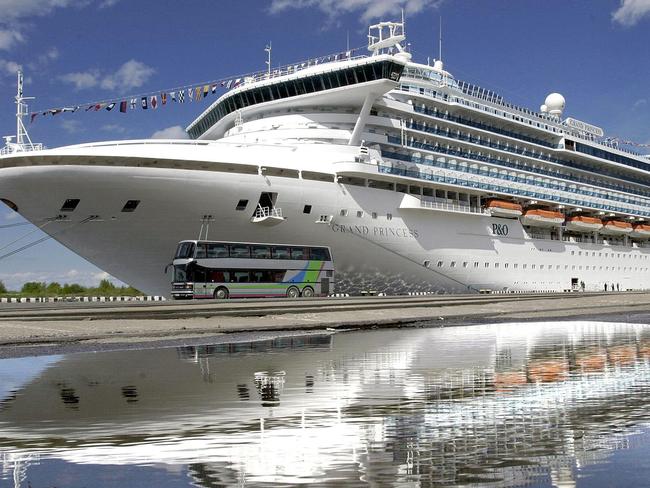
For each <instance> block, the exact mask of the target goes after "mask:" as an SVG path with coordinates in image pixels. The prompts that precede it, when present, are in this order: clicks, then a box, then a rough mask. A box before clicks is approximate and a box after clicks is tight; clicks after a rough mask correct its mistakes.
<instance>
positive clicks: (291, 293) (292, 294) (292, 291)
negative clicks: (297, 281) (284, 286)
mask: <svg viewBox="0 0 650 488" xmlns="http://www.w3.org/2000/svg"><path fill="white" fill-rule="evenodd" d="M299 296H300V290H299V289H298V288H296V287H295V286H290V287H289V289H288V290H287V298H298V297H299Z"/></svg>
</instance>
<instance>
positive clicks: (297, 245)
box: [178, 239, 330, 249]
mask: <svg viewBox="0 0 650 488" xmlns="http://www.w3.org/2000/svg"><path fill="white" fill-rule="evenodd" d="M183 242H193V243H194V244H248V245H254V246H291V247H324V248H327V249H329V248H330V247H329V246H323V245H321V244H287V243H283V242H245V241H206V240H204V239H185V240H182V241H180V242H179V243H178V244H182V243H183Z"/></svg>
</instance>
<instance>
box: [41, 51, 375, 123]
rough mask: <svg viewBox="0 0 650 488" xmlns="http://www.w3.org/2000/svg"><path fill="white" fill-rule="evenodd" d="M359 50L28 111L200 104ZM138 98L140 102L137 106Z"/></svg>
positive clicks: (46, 112)
mask: <svg viewBox="0 0 650 488" xmlns="http://www.w3.org/2000/svg"><path fill="white" fill-rule="evenodd" d="M361 50H365V47H363V48H362V47H357V48H354V49H350V50H348V51H342V52H339V53H336V54H330V55H327V56H321V57H319V58H312V59H309V60H307V61H303V62H301V63H293V64H289V65H285V66H282V67H279V68H276V69H273V70H272V71H271V72H270V73H269V72H268V71H259V72H255V73H249V74H246V75H240V76H239V77H228V78H222V79H218V80H212V81H208V82H202V83H192V84H189V85H184V86H179V87H176V88H173V89H168V90H156V91H153V92H147V93H141V94H136V95H129V96H128V97H119V98H113V99H109V100H100V101H97V102H86V103H80V104H76V105H72V106H66V107H57V108H50V109H47V110H36V111H32V112H30V114H29V115H30V123H34V121H35V120H36V119H37V118H38V117H44V116H46V115H52V116H55V115H58V114H61V113H75V112H77V111H81V110H82V109H83V111H84V112H99V111H101V110H102V109H105V110H106V111H108V112H110V111H112V110H113V109H114V108H115V107H118V108H119V110H116V112H119V113H122V114H125V113H128V111H129V110H131V111H133V110H137V109H138V107H140V109H141V110H155V109H157V108H158V107H159V106H160V107H164V106H170V105H172V104H176V103H185V101H186V98H187V101H188V102H199V101H202V100H203V99H205V98H208V95H215V94H217V93H218V89H219V88H222V89H225V90H226V91H228V90H232V89H235V88H237V87H239V86H241V85H243V84H244V83H248V82H249V81H260V80H264V79H270V78H275V77H278V76H284V75H287V74H291V73H295V72H297V71H301V70H303V69H306V68H309V67H312V66H316V65H319V64H324V63H330V62H334V61H343V60H345V59H351V58H352V57H355V53H356V52H358V51H361ZM138 99H139V100H140V103H138Z"/></svg>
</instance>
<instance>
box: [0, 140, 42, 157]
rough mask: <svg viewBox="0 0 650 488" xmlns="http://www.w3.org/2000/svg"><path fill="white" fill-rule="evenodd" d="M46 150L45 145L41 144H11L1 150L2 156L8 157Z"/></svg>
mask: <svg viewBox="0 0 650 488" xmlns="http://www.w3.org/2000/svg"><path fill="white" fill-rule="evenodd" d="M43 149H44V147H43V144H41V143H40V142H38V143H35V144H23V145H18V144H11V145H8V146H5V147H3V148H2V149H0V155H2V156H6V155H8V154H19V153H22V152H31V151H42V150H43Z"/></svg>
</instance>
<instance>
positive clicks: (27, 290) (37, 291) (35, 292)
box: [0, 280, 142, 297]
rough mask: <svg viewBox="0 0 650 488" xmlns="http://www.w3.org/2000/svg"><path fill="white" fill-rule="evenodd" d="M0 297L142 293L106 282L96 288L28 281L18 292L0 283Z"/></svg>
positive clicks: (127, 294)
mask: <svg viewBox="0 0 650 488" xmlns="http://www.w3.org/2000/svg"><path fill="white" fill-rule="evenodd" d="M0 295H4V296H25V297H61V296H80V295H83V296H134V295H142V292H140V291H139V290H136V289H135V288H133V287H132V286H115V285H114V284H113V283H111V282H110V281H108V280H101V281H100V282H99V285H98V286H96V287H86V286H82V285H80V284H78V283H64V284H61V283H58V282H56V281H53V282H52V283H47V282H45V281H28V282H27V283H25V284H24V285H23V286H22V288H21V289H20V291H12V290H7V287H6V286H5V284H4V283H3V282H2V281H0Z"/></svg>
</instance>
